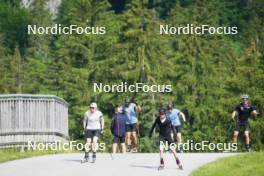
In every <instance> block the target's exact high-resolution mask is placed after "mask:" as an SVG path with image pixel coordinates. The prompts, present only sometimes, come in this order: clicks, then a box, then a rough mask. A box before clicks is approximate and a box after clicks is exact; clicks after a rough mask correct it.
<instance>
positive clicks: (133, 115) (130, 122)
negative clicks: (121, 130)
mask: <svg viewBox="0 0 264 176" xmlns="http://www.w3.org/2000/svg"><path fill="white" fill-rule="evenodd" d="M122 111H123V112H124V114H125V115H126V137H127V150H128V151H132V152H137V146H138V138H137V125H138V116H137V113H139V112H141V107H140V106H139V105H138V104H137V103H136V102H134V101H133V102H132V101H131V99H130V98H129V97H126V99H125V104H124V105H123V106H122ZM131 136H133V139H134V145H135V147H134V148H133V150H132V148H131Z"/></svg>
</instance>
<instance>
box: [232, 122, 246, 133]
mask: <svg viewBox="0 0 264 176" xmlns="http://www.w3.org/2000/svg"><path fill="white" fill-rule="evenodd" d="M241 129H242V130H243V131H249V124H248V122H246V123H239V122H236V123H235V129H234V130H235V131H240V130H241Z"/></svg>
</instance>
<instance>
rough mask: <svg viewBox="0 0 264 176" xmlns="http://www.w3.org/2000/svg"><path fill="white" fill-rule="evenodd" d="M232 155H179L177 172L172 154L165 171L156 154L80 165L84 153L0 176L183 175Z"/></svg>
mask: <svg viewBox="0 0 264 176" xmlns="http://www.w3.org/2000/svg"><path fill="white" fill-rule="evenodd" d="M231 155H234V154H233V153H183V154H178V156H179V158H180V160H181V161H182V164H183V168H184V169H183V170H179V169H178V167H177V165H176V162H175V160H174V157H173V155H172V154H170V153H167V154H166V155H165V158H164V159H165V169H164V170H161V171H158V170H157V167H158V165H159V154H154V153H151V154H144V153H142V154H115V155H113V157H111V155H110V154H97V161H96V163H83V164H81V162H80V160H81V159H82V158H83V154H80V153H73V154H57V155H46V156H40V157H33V158H27V159H21V160H15V161H10V162H6V163H3V164H0V176H155V175H157V176H172V175H177V176H183V175H184V176H186V175H189V174H190V173H191V172H192V171H193V170H195V169H197V168H199V167H200V166H202V165H204V164H207V163H209V162H212V161H215V160H217V159H219V158H222V157H227V156H231Z"/></svg>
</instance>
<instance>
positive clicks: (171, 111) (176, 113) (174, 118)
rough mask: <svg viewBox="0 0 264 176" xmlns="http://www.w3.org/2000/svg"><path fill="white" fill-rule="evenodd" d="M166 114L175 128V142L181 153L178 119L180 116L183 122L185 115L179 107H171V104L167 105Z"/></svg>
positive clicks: (179, 122)
mask: <svg viewBox="0 0 264 176" xmlns="http://www.w3.org/2000/svg"><path fill="white" fill-rule="evenodd" d="M166 115H167V117H168V118H169V119H170V120H171V123H172V125H173V127H174V128H175V130H176V133H177V143H178V145H179V147H180V152H181V153H182V152H183V149H182V139H181V120H180V117H181V118H182V120H183V122H185V115H184V114H183V113H182V112H181V111H180V110H179V109H176V108H173V106H172V104H168V105H167V111H166Z"/></svg>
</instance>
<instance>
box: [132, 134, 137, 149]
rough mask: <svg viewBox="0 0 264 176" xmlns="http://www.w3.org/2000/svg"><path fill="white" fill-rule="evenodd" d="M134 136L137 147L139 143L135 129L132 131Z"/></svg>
mask: <svg viewBox="0 0 264 176" xmlns="http://www.w3.org/2000/svg"><path fill="white" fill-rule="evenodd" d="M132 136H133V139H134V144H135V147H137V145H138V138H137V132H136V131H133V132H132Z"/></svg>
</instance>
